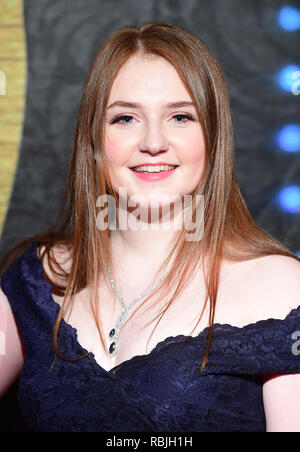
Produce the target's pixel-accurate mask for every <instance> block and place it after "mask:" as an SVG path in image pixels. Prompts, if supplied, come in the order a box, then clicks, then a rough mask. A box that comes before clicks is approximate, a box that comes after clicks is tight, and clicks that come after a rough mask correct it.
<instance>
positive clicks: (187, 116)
mask: <svg viewBox="0 0 300 452" xmlns="http://www.w3.org/2000/svg"><path fill="white" fill-rule="evenodd" d="M173 118H185V121H178V122H179V124H184V123H186V122H188V121H195V119H194V117H193V116H192V115H187V114H184V113H180V114H177V115H174V116H173ZM176 122H177V121H176Z"/></svg>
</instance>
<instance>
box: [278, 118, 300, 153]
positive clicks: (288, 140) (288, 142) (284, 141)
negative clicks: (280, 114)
mask: <svg viewBox="0 0 300 452" xmlns="http://www.w3.org/2000/svg"><path fill="white" fill-rule="evenodd" d="M277 142H278V145H279V147H280V148H281V149H282V150H283V151H286V152H296V151H299V150H300V126H298V125H297V124H288V125H287V126H285V127H283V128H282V129H281V131H280V132H279V133H278V136H277Z"/></svg>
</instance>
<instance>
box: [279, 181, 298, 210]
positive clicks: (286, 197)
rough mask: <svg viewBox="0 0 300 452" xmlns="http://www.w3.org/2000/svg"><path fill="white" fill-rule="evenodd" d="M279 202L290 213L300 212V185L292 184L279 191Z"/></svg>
mask: <svg viewBox="0 0 300 452" xmlns="http://www.w3.org/2000/svg"><path fill="white" fill-rule="evenodd" d="M279 204H280V205H281V207H282V208H283V209H284V210H286V211H287V212H290V213H298V212H300V187H299V186H297V185H290V186H289V187H286V188H284V189H282V190H281V192H280V193H279Z"/></svg>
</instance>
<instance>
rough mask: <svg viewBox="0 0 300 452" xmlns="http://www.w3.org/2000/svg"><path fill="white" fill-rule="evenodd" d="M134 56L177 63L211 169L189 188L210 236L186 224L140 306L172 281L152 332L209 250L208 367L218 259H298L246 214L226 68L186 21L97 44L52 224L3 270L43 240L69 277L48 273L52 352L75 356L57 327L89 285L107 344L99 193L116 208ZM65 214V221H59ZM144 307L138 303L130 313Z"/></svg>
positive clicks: (157, 24) (106, 261)
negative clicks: (111, 165)
mask: <svg viewBox="0 0 300 452" xmlns="http://www.w3.org/2000/svg"><path fill="white" fill-rule="evenodd" d="M136 53H141V54H145V55H157V56H160V57H163V58H165V59H166V60H167V61H169V62H170V63H171V64H172V65H173V66H174V67H175V69H176V70H177V72H178V75H179V76H180V78H181V80H182V82H183V83H184V85H185V87H186V89H187V91H188V93H189V94H190V96H191V98H192V99H193V102H194V103H195V106H196V111H197V114H198V118H199V121H200V123H201V126H202V129H203V132H204V137H205V144H206V155H205V167H204V172H203V177H202V179H201V186H200V182H199V185H198V187H196V189H195V190H194V192H193V195H204V235H203V237H202V239H201V240H200V241H197V242H190V241H187V240H185V233H186V231H185V230H184V229H183V230H182V231H181V233H180V234H179V237H178V240H177V241H176V243H174V246H173V247H172V249H171V251H170V253H169V255H168V256H167V258H166V260H165V262H164V263H163V264H162V265H161V267H160V268H159V269H158V271H157V275H158V274H159V273H160V272H161V271H162V270H163V269H164V268H166V267H167V264H168V262H170V260H171V258H172V257H174V260H173V264H172V268H171V271H170V274H169V276H168V277H167V278H166V279H165V280H164V282H163V283H162V284H161V285H160V286H159V287H158V288H157V289H156V290H155V291H154V292H153V293H152V294H151V295H149V296H148V297H146V299H145V301H144V302H143V304H142V305H144V304H145V303H146V301H148V300H149V299H150V298H152V297H153V296H154V295H157V294H159V295H160V296H161V294H162V293H163V292H164V294H165V295H167V294H170V288H174V287H175V291H174V293H173V295H172V296H171V297H170V299H169V300H168V303H167V304H166V306H165V307H164V310H163V311H162V313H161V314H159V315H160V318H159V320H158V322H157V323H156V325H155V327H154V329H155V328H156V326H157V325H158V323H159V321H160V319H161V317H162V316H163V315H164V313H165V312H166V311H167V309H168V308H169V306H170V305H171V303H172V302H173V301H174V300H175V298H176V297H177V296H178V294H179V293H180V292H181V291H182V290H183V288H184V287H186V286H187V284H188V283H189V282H190V281H191V278H192V277H193V274H194V272H195V270H196V268H197V266H198V264H199V262H200V259H202V262H204V261H203V259H204V256H206V257H207V263H208V265H207V268H206V271H205V281H206V297H205V300H204V302H203V300H199V302H201V303H203V309H202V311H201V315H200V317H199V319H198V322H197V324H196V325H195V327H194V329H193V331H194V330H195V328H196V327H197V325H198V323H199V321H200V320H201V317H202V314H203V312H204V309H205V307H206V305H207V302H208V300H209V334H208V338H207V347H206V351H205V354H204V357H203V359H202V364H201V371H203V370H204V368H205V365H206V362H207V359H208V355H209V350H210V347H211V343H212V338H213V322H214V314H215V305H216V299H217V292H218V287H219V278H220V267H221V260H222V259H224V258H225V259H229V260H234V261H242V260H249V259H254V258H257V257H261V256H267V255H272V254H277V255H283V256H289V257H293V258H295V259H297V260H300V259H299V258H298V257H297V256H296V255H295V254H293V253H292V252H291V251H290V250H289V249H288V248H287V247H286V246H284V245H283V244H282V243H280V242H279V241H277V240H276V239H274V238H273V237H271V236H270V235H269V234H267V233H266V232H265V231H263V230H262V229H261V228H260V227H259V226H258V225H257V224H256V223H255V222H254V220H253V218H252V216H251V214H250V213H249V211H248V209H247V206H246V203H245V201H244V199H243V196H242V194H241V191H240V189H239V187H238V184H237V181H236V177H235V170H234V154H233V135H232V121H231V113H230V104H229V96H228V90H227V86H226V81H225V77H224V74H223V71H222V69H221V68H220V66H219V64H218V62H217V61H216V59H215V58H214V57H213V55H212V54H211V53H210V52H209V50H208V49H207V47H206V46H205V45H204V44H203V43H201V42H200V41H199V39H198V38H197V37H195V36H193V35H192V34H191V33H189V32H188V31H186V30H184V29H182V28H179V27H177V26H174V25H170V24H167V23H164V22H161V21H154V22H148V23H145V24H144V25H142V26H140V27H135V26H128V27H124V28H122V29H120V30H118V31H116V32H115V33H113V34H112V35H111V36H110V37H109V39H107V41H106V42H105V43H104V44H103V45H102V46H101V48H100V49H99V51H98V53H97V55H96V57H95V59H94V61H93V63H92V66H91V68H90V71H89V74H88V77H87V80H86V82H85V86H84V91H83V95H82V99H81V103H80V109H79V114H78V120H77V125H76V130H75V134H74V140H73V150H72V156H71V160H70V165H69V172H68V181H67V185H66V189H65V194H64V197H63V200H62V203H61V206H60V209H59V211H58V214H57V216H56V219H55V221H54V223H53V225H52V226H51V227H50V228H49V229H48V230H47V231H45V232H42V233H40V234H37V235H34V236H31V237H29V238H27V239H26V240H24V241H22V242H20V243H19V244H18V245H16V246H14V247H13V248H12V249H11V250H10V251H9V253H7V254H6V255H5V257H4V259H3V260H2V263H1V265H0V273H1V272H2V270H3V268H4V264H5V263H6V262H7V260H8V258H9V257H10V256H12V254H13V253H14V252H16V251H17V254H18V255H19V254H21V252H23V251H24V247H26V246H28V245H29V244H30V242H31V241H32V240H38V241H39V242H40V245H41V246H45V249H44V252H43V253H42V256H41V258H42V259H43V258H44V256H45V254H46V255H47V258H48V259H49V266H50V269H51V271H52V272H54V273H55V274H56V275H59V276H61V277H62V278H64V279H65V282H66V284H62V285H60V284H57V283H55V282H54V281H52V280H51V279H49V278H48V276H47V275H46V273H45V272H44V277H45V278H46V279H47V280H48V281H49V282H51V284H52V292H53V293H54V294H57V295H60V296H64V299H63V302H62V305H61V309H60V311H59V315H58V317H57V320H56V323H55V325H54V329H53V344H54V349H55V352H56V354H57V355H58V356H60V357H62V358H63V359H68V360H71V361H72V359H71V358H68V357H65V356H63V355H62V354H61V353H60V352H59V350H58V344H57V334H58V330H59V325H60V322H61V320H62V318H63V316H64V313H65V312H66V311H68V310H69V308H70V307H71V306H72V305H73V302H74V296H75V294H76V293H77V292H79V291H80V290H82V289H83V288H85V287H87V286H88V287H90V288H91V289H92V290H91V294H92V297H91V299H90V301H91V309H92V312H93V314H94V317H95V322H96V325H97V329H98V332H99V336H100V339H101V342H102V345H103V347H104V349H105V350H106V346H105V342H104V338H103V333H102V329H101V322H99V312H100V314H101V300H98V294H97V281H99V275H100V274H101V275H103V276H104V277H105V278H106V281H107V282H108V272H107V269H108V266H110V267H111V268H112V271H114V265H113V261H112V256H111V248H110V235H109V231H108V229H106V230H99V229H98V228H97V226H96V217H97V209H96V199H97V197H98V196H99V195H106V194H111V195H113V196H114V198H115V200H116V204H117V205H118V197H117V195H116V193H115V191H114V190H113V187H112V184H111V181H110V178H109V174H108V171H107V163H106V159H105V154H104V152H103V137H104V120H103V118H104V117H105V109H106V106H107V101H108V96H109V93H110V90H111V87H112V84H113V82H114V80H115V78H116V76H117V74H118V71H119V69H120V68H121V67H122V65H123V64H124V63H125V62H126V61H127V60H128V59H129V58H130V57H131V56H132V55H134V54H136ZM95 163H96V165H95ZM61 220H62V224H61V226H59V222H60V221H61ZM54 245H63V246H64V247H66V248H67V249H68V250H69V251H70V254H71V255H72V261H71V267H70V271H65V269H63V268H62V266H61V265H60V264H59V262H58V261H57V260H56V259H55V256H54V254H53V253H52V251H53V250H52V247H53V246H54ZM14 261H15V259H14ZM14 261H13V262H14ZM13 262H11V263H10V264H9V265H12V264H13ZM53 264H54V265H53ZM55 268H56V269H58V270H59V271H57V270H56V269H55ZM175 282H176V284H175ZM102 302H103V301H102ZM142 305H140V306H139V307H138V308H136V309H135V311H134V312H133V313H132V314H131V317H130V318H132V316H133V315H134V314H135V313H136V311H137V310H138V309H140V308H141V306H142ZM99 306H100V308H99ZM157 317H158V316H156V317H155V319H156V318H157ZM100 319H101V315H100ZM128 320H129V319H128ZM128 320H127V321H128ZM154 329H153V331H152V334H153V332H154ZM152 334H151V336H152ZM151 336H150V338H151ZM150 338H149V340H150ZM106 352H107V351H106ZM84 356H86V354H85V355H84ZM84 356H81V357H79V358H77V359H81V358H82V357H84Z"/></svg>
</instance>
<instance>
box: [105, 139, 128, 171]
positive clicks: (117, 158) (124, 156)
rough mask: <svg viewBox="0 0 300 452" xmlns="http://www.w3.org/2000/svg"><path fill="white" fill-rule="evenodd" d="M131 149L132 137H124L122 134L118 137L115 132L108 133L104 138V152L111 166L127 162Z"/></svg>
mask: <svg viewBox="0 0 300 452" xmlns="http://www.w3.org/2000/svg"><path fill="white" fill-rule="evenodd" d="M132 149H133V140H132V137H129V136H128V138H127V139H126V137H125V138H124V136H122V138H121V137H119V136H118V135H117V134H110V136H109V137H108V136H106V137H105V140H104V152H105V154H106V157H107V160H108V162H109V164H110V165H112V166H122V165H126V166H127V164H128V162H129V160H130V158H131V155H132Z"/></svg>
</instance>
